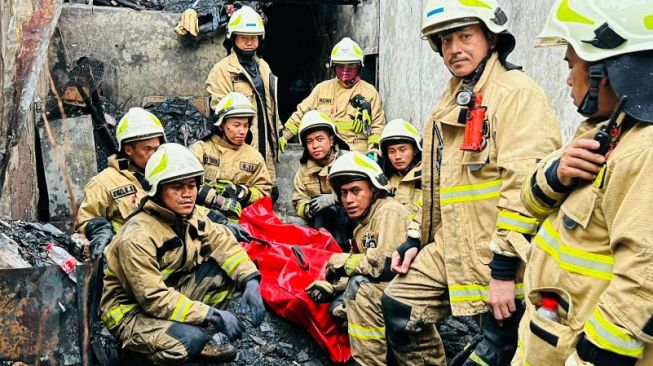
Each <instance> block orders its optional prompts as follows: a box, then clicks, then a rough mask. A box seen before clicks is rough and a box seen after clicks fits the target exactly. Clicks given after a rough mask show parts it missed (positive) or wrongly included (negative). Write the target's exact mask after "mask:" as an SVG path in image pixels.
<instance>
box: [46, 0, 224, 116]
mask: <svg viewBox="0 0 653 366" xmlns="http://www.w3.org/2000/svg"><path fill="white" fill-rule="evenodd" d="M85 19H86V20H87V21H85ZM178 20H179V14H169V13H161V12H154V11H134V10H131V9H126V8H112V7H102V6H97V7H92V6H87V5H68V4H67V5H65V6H64V9H63V11H62V12H61V18H60V20H59V25H58V29H59V31H60V35H61V38H62V43H63V45H64V50H63V51H64V52H63V54H64V55H65V58H66V64H67V65H69V68H70V65H72V64H73V62H74V61H75V60H77V59H78V58H80V57H82V56H88V57H93V58H96V59H99V60H100V61H102V62H104V64H105V69H106V68H108V69H109V70H108V72H107V73H108V74H109V75H111V78H110V80H108V81H109V82H110V84H111V85H109V86H110V87H111V89H112V95H113V97H114V99H115V101H117V102H118V103H121V104H122V103H126V106H127V107H131V106H135V105H140V103H141V101H142V99H143V98H144V97H146V96H152V95H164V96H205V95H206V90H205V89H204V81H205V80H206V77H207V75H208V73H209V71H210V70H211V68H212V67H213V65H214V64H215V63H216V62H218V61H219V60H220V59H221V58H223V57H224V56H226V51H225V50H224V47H222V42H223V41H224V37H225V34H224V32H218V33H214V34H213V35H212V36H211V37H206V38H204V40H203V41H201V42H197V43H191V44H189V45H185V44H183V43H182V41H181V39H180V37H179V36H177V34H176V33H174V32H173V30H172V29H173V28H174V27H175V25H176V24H177V21H178ZM55 47H60V46H58V45H55ZM54 61H55V60H51V63H52V62H54ZM111 79H112V80H111Z"/></svg>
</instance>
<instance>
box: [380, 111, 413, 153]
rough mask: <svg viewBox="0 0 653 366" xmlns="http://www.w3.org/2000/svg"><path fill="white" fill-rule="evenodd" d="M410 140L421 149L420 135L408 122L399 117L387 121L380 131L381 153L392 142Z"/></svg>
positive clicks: (397, 142) (398, 142)
mask: <svg viewBox="0 0 653 366" xmlns="http://www.w3.org/2000/svg"><path fill="white" fill-rule="evenodd" d="M406 140H408V141H411V142H413V143H414V144H415V146H417V149H418V150H419V151H422V135H421V134H420V133H419V131H417V129H415V127H413V125H411V124H410V122H408V121H406V120H403V119H401V118H397V119H393V120H392V121H390V122H388V124H387V125H385V128H383V132H381V139H380V141H379V143H380V145H381V155H383V154H385V152H384V150H387V149H388V146H390V145H392V144H400V143H401V142H402V141H406Z"/></svg>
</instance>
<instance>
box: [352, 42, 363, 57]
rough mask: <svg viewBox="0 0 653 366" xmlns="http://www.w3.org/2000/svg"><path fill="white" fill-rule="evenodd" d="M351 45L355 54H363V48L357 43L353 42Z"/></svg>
mask: <svg viewBox="0 0 653 366" xmlns="http://www.w3.org/2000/svg"><path fill="white" fill-rule="evenodd" d="M351 46H352V47H351V48H352V49H353V50H354V53H355V54H357V55H358V56H363V50H361V49H360V48H359V47H358V46H357V45H356V44H352V45H351Z"/></svg>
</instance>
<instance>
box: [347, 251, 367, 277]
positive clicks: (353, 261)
mask: <svg viewBox="0 0 653 366" xmlns="http://www.w3.org/2000/svg"><path fill="white" fill-rule="evenodd" d="M361 258H363V254H352V255H350V256H349V258H347V260H346V261H345V273H346V274H347V276H353V275H354V273H355V271H356V267H357V266H358V261H359V260H361Z"/></svg>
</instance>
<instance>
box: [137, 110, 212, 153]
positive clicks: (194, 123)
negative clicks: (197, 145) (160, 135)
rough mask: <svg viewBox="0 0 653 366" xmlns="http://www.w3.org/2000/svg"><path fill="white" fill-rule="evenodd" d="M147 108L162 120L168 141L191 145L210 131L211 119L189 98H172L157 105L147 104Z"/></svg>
mask: <svg viewBox="0 0 653 366" xmlns="http://www.w3.org/2000/svg"><path fill="white" fill-rule="evenodd" d="M145 109H147V110H149V111H150V112H152V113H153V114H154V115H155V116H157V117H158V118H159V120H161V122H162V123H163V127H164V128H165V131H166V138H167V140H168V142H176V143H178V144H182V145H184V146H190V145H192V144H193V142H195V141H197V140H199V139H201V138H202V137H204V136H205V135H206V134H208V133H209V132H210V128H211V125H212V121H211V119H210V118H209V117H207V116H205V115H203V114H202V113H200V112H199V111H198V110H197V108H195V106H193V105H192V104H191V103H190V102H189V101H188V100H187V99H184V98H171V99H168V100H166V101H164V102H163V103H160V104H157V105H153V106H145Z"/></svg>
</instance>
